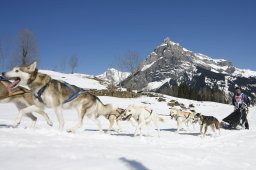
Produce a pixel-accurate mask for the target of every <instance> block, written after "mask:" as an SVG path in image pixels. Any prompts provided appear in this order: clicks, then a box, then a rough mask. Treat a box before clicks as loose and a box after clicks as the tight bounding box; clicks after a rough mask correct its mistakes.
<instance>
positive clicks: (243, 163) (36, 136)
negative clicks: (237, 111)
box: [0, 96, 256, 170]
mask: <svg viewBox="0 0 256 170" xmlns="http://www.w3.org/2000/svg"><path fill="white" fill-rule="evenodd" d="M99 98H100V99H101V100H102V102H103V103H112V104H113V105H114V106H115V107H122V108H126V107H127V106H128V105H130V104H135V105H141V104H143V103H146V105H148V106H149V107H151V108H153V109H154V110H155V111H156V112H158V113H159V114H160V115H161V116H162V117H163V118H164V122H162V123H159V126H160V129H161V132H160V136H161V137H160V138H157V137H156V136H157V135H156V132H155V130H154V126H153V125H150V126H149V127H148V131H149V133H150V134H151V136H148V137H142V138H139V137H133V136H132V134H133V133H134V130H135V129H134V127H133V126H132V125H131V124H130V123H129V122H120V123H119V124H120V126H121V127H122V132H121V133H120V134H117V133H113V134H112V135H110V134H104V133H100V132H99V131H98V129H97V126H96V123H95V122H94V121H92V120H91V119H89V118H87V119H86V120H85V121H84V126H83V127H82V128H81V129H80V130H79V131H78V132H77V133H75V134H70V133H66V132H59V131H58V130H57V129H58V122H57V119H56V116H55V114H54V112H53V110H52V109H47V110H46V111H47V113H48V114H49V117H50V118H51V119H52V120H53V123H54V126H53V127H49V126H48V125H47V124H46V122H45V121H44V120H43V118H42V116H40V115H37V114H35V115H36V116H37V117H38V123H37V125H36V129H31V128H29V126H30V123H31V122H30V121H29V120H28V119H27V118H24V119H22V122H21V125H20V127H19V128H10V125H12V123H13V121H14V119H15V117H16V116H17V114H18V112H17V109H16V108H15V107H14V105H13V104H0V110H1V114H0V151H1V154H0V162H1V164H0V169H3V170H4V169H8V170H17V169H19V170H32V169H37V170H45V169H49V170H57V169H58V170H59V169H61V170H81V169H83V170H87V169H88V170H91V169H97V170H105V169H122V170H131V169H132V170H149V169H150V170H159V169H165V170H171V169H179V170H186V169H191V170H198V169H209V170H215V169H225V170H241V169H246V170H254V169H255V168H256V163H255V158H254V155H255V154H256V115H255V114H254V113H255V112H256V108H255V107H253V108H250V111H249V123H250V130H221V136H218V137H213V136H211V135H208V136H207V137H206V138H204V139H202V138H200V136H199V125H196V127H195V129H193V128H191V129H190V131H181V134H177V133H176V123H175V121H174V120H172V119H171V118H170V117H169V116H167V115H168V114H169V112H170V110H169V107H168V106H167V102H168V101H170V100H177V101H178V102H180V103H184V104H185V105H186V106H188V105H189V104H193V105H194V106H195V110H196V111H197V112H201V113H202V114H205V115H213V116H216V117H217V118H218V119H219V120H221V119H223V118H224V117H225V116H227V115H228V114H229V113H230V112H231V111H232V110H233V107H232V106H230V105H225V104H219V103H214V102H196V101H191V100H186V99H178V98H174V97H168V96H166V100H167V101H166V102H158V101H157V100H156V98H155V97H140V98H135V99H124V98H122V99H120V98H113V97H101V96H100V97H99ZM64 119H65V123H66V124H65V128H66V129H67V128H69V127H71V126H74V125H75V124H76V123H77V114H76V112H75V111H74V110H69V111H64ZM100 120H101V122H102V124H103V129H107V128H108V125H109V124H108V121H107V120H106V119H105V118H103V117H100ZM25 127H27V128H25ZM144 130H145V132H147V129H143V131H144ZM209 133H210V134H212V132H211V129H209Z"/></svg>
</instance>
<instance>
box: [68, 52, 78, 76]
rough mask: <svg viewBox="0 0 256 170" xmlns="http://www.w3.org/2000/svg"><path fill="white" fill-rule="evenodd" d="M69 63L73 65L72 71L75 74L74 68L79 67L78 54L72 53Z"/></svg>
mask: <svg viewBox="0 0 256 170" xmlns="http://www.w3.org/2000/svg"><path fill="white" fill-rule="evenodd" d="M69 65H70V67H71V73H72V74H73V73H74V70H75V68H76V67H77V65H78V58H77V56H76V55H72V56H71V57H70V59H69Z"/></svg>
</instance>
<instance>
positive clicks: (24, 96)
mask: <svg viewBox="0 0 256 170" xmlns="http://www.w3.org/2000/svg"><path fill="white" fill-rule="evenodd" d="M0 84H1V85H0V89H1V91H2V92H3V91H6V92H5V95H2V94H3V93H1V97H0V102H1V103H14V104H15V106H16V107H17V109H18V110H19V111H20V110H22V109H24V108H26V107H28V106H30V105H33V99H32V93H31V92H30V91H29V90H27V89H25V88H23V87H20V86H18V87H16V88H15V89H13V90H11V87H12V86H14V85H15V83H11V82H10V81H9V80H7V79H3V80H1V81H0ZM38 113H39V114H41V115H42V116H43V117H44V118H45V120H46V122H47V124H48V125H49V126H52V125H53V124H52V122H51V120H50V119H49V117H48V114H47V113H45V112H44V110H39V111H38ZM25 116H27V117H28V118H30V119H31V120H32V125H31V127H35V124H36V121H37V117H35V116H34V115H33V114H32V113H31V112H29V113H26V114H25Z"/></svg>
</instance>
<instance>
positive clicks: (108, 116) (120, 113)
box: [106, 111, 123, 120]
mask: <svg viewBox="0 0 256 170" xmlns="http://www.w3.org/2000/svg"><path fill="white" fill-rule="evenodd" d="M117 112H118V111H117ZM118 113H119V115H118V116H117V115H115V114H108V115H106V118H107V119H109V118H110V116H115V117H116V120H117V119H118V118H119V117H120V116H121V115H122V114H123V113H122V112H118Z"/></svg>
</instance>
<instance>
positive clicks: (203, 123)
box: [194, 113, 220, 137]
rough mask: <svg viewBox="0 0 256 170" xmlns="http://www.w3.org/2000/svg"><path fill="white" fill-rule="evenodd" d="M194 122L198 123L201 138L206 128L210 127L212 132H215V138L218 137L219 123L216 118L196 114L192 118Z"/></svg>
mask: <svg viewBox="0 0 256 170" xmlns="http://www.w3.org/2000/svg"><path fill="white" fill-rule="evenodd" d="M194 122H198V123H199V124H200V133H201V135H202V137H205V135H206V133H207V128H208V126H211V128H212V130H213V132H215V136H217V134H218V135H220V123H219V121H218V119H217V118H215V117H213V116H204V115H202V114H200V113H197V114H196V115H195V117H194ZM217 131H218V132H217Z"/></svg>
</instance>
